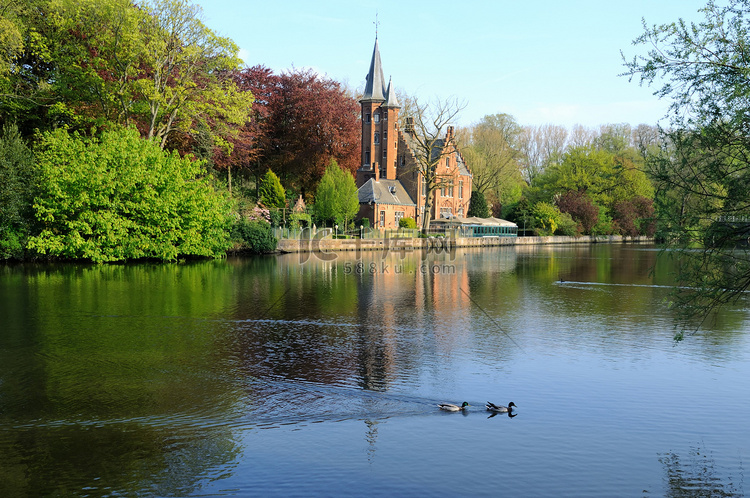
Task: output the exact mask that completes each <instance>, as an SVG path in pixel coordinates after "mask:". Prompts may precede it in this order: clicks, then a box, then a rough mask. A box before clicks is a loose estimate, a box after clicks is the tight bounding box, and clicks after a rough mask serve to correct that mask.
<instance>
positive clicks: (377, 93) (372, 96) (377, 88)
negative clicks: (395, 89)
mask: <svg viewBox="0 0 750 498" xmlns="http://www.w3.org/2000/svg"><path fill="white" fill-rule="evenodd" d="M384 80H385V78H383V66H382V64H381V63H380V50H379V49H378V39H377V38H376V39H375V49H374V50H373V51H372V61H371V62H370V72H369V73H367V84H366V85H365V93H364V95H362V100H360V102H383V101H384V100H385V96H384V92H385V85H384Z"/></svg>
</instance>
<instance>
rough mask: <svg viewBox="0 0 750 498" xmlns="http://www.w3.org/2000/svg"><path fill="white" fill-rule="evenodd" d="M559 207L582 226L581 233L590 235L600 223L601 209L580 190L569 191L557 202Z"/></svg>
mask: <svg viewBox="0 0 750 498" xmlns="http://www.w3.org/2000/svg"><path fill="white" fill-rule="evenodd" d="M557 207H558V209H559V210H560V211H561V212H563V213H568V214H570V216H571V218H573V220H575V221H576V222H578V223H579V224H580V225H581V231H582V232H583V233H585V234H590V233H591V230H592V229H593V228H594V227H595V226H596V224H597V223H598V222H599V207H598V206H597V205H596V204H594V203H593V201H592V200H591V199H589V197H588V196H587V195H586V194H585V193H584V192H581V191H579V190H568V191H567V192H565V193H563V194H562V195H561V196H560V198H559V199H558V200H557Z"/></svg>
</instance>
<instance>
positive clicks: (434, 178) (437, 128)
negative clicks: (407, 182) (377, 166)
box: [406, 99, 466, 233]
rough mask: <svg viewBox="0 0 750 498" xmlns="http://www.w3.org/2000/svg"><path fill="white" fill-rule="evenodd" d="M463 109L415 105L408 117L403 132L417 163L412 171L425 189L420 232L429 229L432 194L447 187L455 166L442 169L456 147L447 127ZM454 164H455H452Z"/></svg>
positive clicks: (453, 104)
mask: <svg viewBox="0 0 750 498" xmlns="http://www.w3.org/2000/svg"><path fill="white" fill-rule="evenodd" d="M464 107H466V104H464V103H463V102H460V101H459V100H456V99H448V100H443V101H441V100H434V101H433V102H432V103H424V102H419V101H416V100H415V102H414V108H413V111H412V112H413V115H412V116H410V118H411V119H410V120H409V125H408V126H407V128H406V133H407V134H408V139H409V141H410V147H411V150H412V152H413V153H414V158H415V159H416V161H415V165H414V168H415V169H416V171H413V173H418V175H417V176H421V178H422V185H423V187H424V189H425V205H424V215H423V216H422V231H424V232H425V233H426V232H427V230H428V229H429V228H430V216H431V211H432V203H433V200H434V197H435V191H436V190H437V189H439V188H444V187H449V186H450V184H451V182H452V179H453V177H454V176H455V173H456V171H457V168H458V165H457V164H455V165H453V166H451V167H450V168H449V169H448V170H445V169H444V168H441V165H442V163H444V162H445V161H444V158H446V157H448V156H450V155H452V154H454V153H455V151H456V144H455V141H454V140H453V138H452V136H451V135H450V134H449V133H448V132H449V131H451V132H452V127H451V126H450V123H451V122H453V120H454V119H456V117H457V116H458V114H459V113H460V112H461V111H462V110H463V109H464ZM454 163H455V161H454Z"/></svg>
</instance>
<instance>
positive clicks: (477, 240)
mask: <svg viewBox="0 0 750 498" xmlns="http://www.w3.org/2000/svg"><path fill="white" fill-rule="evenodd" d="M653 242H654V238H653V237H646V236H637V237H627V236H623V235H582V236H580V237H570V236H564V235H554V236H549V237H537V236H534V237H430V238H416V237H403V238H400V237H392V238H382V239H333V238H330V237H326V238H319V239H317V238H314V239H281V240H279V242H278V244H277V246H276V253H277V254H288V253H300V252H332V251H385V250H387V251H392V250H413V249H431V248H459V247H497V246H521V245H523V246H526V245H549V244H626V243H633V244H640V243H653Z"/></svg>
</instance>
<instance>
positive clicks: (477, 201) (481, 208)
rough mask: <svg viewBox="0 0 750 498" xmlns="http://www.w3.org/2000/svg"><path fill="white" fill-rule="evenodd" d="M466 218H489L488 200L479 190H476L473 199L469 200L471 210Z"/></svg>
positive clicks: (472, 194) (472, 195)
mask: <svg viewBox="0 0 750 498" xmlns="http://www.w3.org/2000/svg"><path fill="white" fill-rule="evenodd" d="M466 216H469V217H471V216H477V217H479V218H489V216H490V208H489V207H487V200H486V199H485V197H484V194H483V193H481V192H480V191H478V190H474V191H473V192H472V193H471V199H469V209H468V211H467V212H466Z"/></svg>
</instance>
